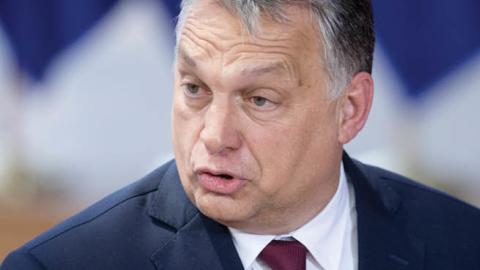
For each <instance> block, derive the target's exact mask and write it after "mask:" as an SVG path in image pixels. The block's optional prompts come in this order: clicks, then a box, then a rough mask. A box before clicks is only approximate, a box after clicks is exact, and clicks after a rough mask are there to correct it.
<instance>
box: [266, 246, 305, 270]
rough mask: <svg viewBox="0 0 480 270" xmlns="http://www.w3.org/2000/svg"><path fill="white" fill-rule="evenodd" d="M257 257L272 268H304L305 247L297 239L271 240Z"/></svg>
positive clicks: (278, 269)
mask: <svg viewBox="0 0 480 270" xmlns="http://www.w3.org/2000/svg"><path fill="white" fill-rule="evenodd" d="M259 258H260V259H261V260H262V261H263V262H264V263H265V264H267V265H268V266H270V268H272V270H305V265H306V260H307V248H305V247H304V246H303V245H302V244H300V242H298V241H279V240H273V241H272V242H270V244H268V245H267V246H266V247H265V248H264V249H263V250H262V252H260V255H259Z"/></svg>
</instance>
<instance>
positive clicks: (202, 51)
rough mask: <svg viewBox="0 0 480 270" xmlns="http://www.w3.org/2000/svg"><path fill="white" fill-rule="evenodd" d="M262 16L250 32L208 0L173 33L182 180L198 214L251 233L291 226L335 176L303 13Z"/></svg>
mask: <svg viewBox="0 0 480 270" xmlns="http://www.w3.org/2000/svg"><path fill="white" fill-rule="evenodd" d="M287 15H288V18H289V20H288V22H285V23H277V22H274V21H272V20H270V19H269V18H267V17H263V18H262V20H261V24H260V27H259V29H258V32H257V33H256V34H255V36H252V35H249V34H248V33H247V32H246V31H245V30H244V28H243V27H242V24H241V22H240V20H239V18H237V17H235V16H233V15H232V14H231V13H229V12H228V11H227V10H225V9H223V8H222V7H220V6H218V5H217V4H215V3H214V1H197V2H195V4H194V6H193V9H192V12H191V13H190V14H189V15H188V17H187V19H186V23H185V26H184V28H183V29H182V31H181V34H180V40H179V44H178V46H179V52H178V58H177V59H176V60H177V64H176V71H175V90H174V91H175V92H174V101H173V138H174V140H173V144H174V152H175V157H176V162H177V166H178V170H179V173H180V179H181V182H182V185H183V187H184V189H185V191H186V193H187V195H188V196H189V198H190V199H191V200H192V202H193V203H194V204H195V205H196V206H197V207H198V208H199V209H200V211H201V212H203V213H204V214H205V215H207V216H209V217H211V218H213V219H215V220H217V221H219V222H221V223H223V224H225V225H227V226H231V227H235V228H237V229H241V230H244V231H248V232H252V233H279V232H286V231H289V230H293V229H296V228H297V227H298V226H300V225H301V224H303V223H305V222H306V221H308V219H310V218H312V217H313V216H314V215H315V214H316V213H318V212H319V211H320V210H321V209H322V208H323V207H324V206H325V204H326V202H328V201H329V199H330V198H331V196H332V195H333V193H334V191H335V189H336V185H337V182H338V174H339V163H340V158H341V152H342V145H341V144H340V143H339V141H338V129H339V125H340V123H339V122H340V121H339V116H338V115H339V109H338V104H337V102H336V101H332V100H331V99H330V98H329V97H328V92H327V89H326V87H327V85H326V82H327V76H326V73H325V71H324V68H323V66H322V64H321V61H320V59H322V58H321V56H320V55H319V52H321V51H322V48H321V47H320V46H321V45H320V44H319V42H318V34H317V32H316V30H315V28H314V26H313V25H314V22H312V20H311V17H310V15H309V13H308V11H306V10H304V9H302V8H295V7H290V8H288V9H287Z"/></svg>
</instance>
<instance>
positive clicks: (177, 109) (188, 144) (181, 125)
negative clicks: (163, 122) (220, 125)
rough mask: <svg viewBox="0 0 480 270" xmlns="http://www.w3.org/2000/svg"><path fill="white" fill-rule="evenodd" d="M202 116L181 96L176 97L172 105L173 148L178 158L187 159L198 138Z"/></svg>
mask: <svg viewBox="0 0 480 270" xmlns="http://www.w3.org/2000/svg"><path fill="white" fill-rule="evenodd" d="M200 120H201V119H200V116H199V115H198V114H194V113H193V112H192V111H191V110H189V108H188V107H187V106H185V103H184V102H183V101H182V100H181V98H178V97H175V98H174V101H173V106H172V132H173V136H172V137H173V148H174V153H175V157H176V158H177V159H178V160H182V161H184V162H185V161H187V160H189V158H190V155H191V150H192V148H193V145H194V144H195V142H196V140H197V138H198V130H199V128H200V125H201V121H200Z"/></svg>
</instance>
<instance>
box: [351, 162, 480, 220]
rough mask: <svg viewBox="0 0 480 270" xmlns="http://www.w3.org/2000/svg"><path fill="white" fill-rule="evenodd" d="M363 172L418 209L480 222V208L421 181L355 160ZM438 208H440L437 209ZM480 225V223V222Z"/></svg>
mask: <svg viewBox="0 0 480 270" xmlns="http://www.w3.org/2000/svg"><path fill="white" fill-rule="evenodd" d="M355 163H356V164H357V166H359V168H360V169H361V170H362V172H363V173H364V174H365V175H366V176H367V177H368V178H370V179H379V180H378V181H380V184H383V185H387V186H389V187H391V188H393V189H394V190H395V191H396V192H398V193H399V195H400V196H401V197H402V198H403V199H404V201H407V202H409V205H411V207H416V208H415V209H417V210H418V211H420V210H424V211H428V212H430V213H432V214H433V213H436V212H438V214H441V215H446V214H453V215H463V216H464V218H467V217H472V218H474V219H475V220H477V221H478V222H480V209H478V208H476V207H474V206H472V205H470V204H468V203H466V202H464V201H462V200H460V199H458V198H455V197H453V196H452V195H449V194H447V193H445V192H443V191H440V190H438V189H435V188H433V187H430V186H427V185H425V184H422V183H419V182H417V181H415V180H412V179H410V178H408V177H405V176H402V175H400V174H398V173H395V172H392V171H388V170H386V169H383V168H379V167H376V166H371V165H367V164H363V163H361V162H358V161H355ZM436 209H438V210H436ZM479 225H480V223H479Z"/></svg>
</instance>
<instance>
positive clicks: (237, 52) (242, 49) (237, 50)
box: [223, 42, 299, 79]
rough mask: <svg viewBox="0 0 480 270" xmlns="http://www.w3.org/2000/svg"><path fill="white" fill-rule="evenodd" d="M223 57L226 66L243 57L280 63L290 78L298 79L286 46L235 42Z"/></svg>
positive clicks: (294, 63)
mask: <svg viewBox="0 0 480 270" xmlns="http://www.w3.org/2000/svg"><path fill="white" fill-rule="evenodd" d="M225 56H226V57H224V60H225V61H224V63H223V64H224V65H225V66H228V65H230V64H232V63H235V62H237V61H240V60H244V59H252V60H256V61H258V60H259V59H260V58H263V59H265V60H266V61H270V62H272V61H274V62H277V63H281V64H282V67H283V69H284V70H285V71H286V72H287V74H288V75H289V76H290V77H291V78H292V79H294V78H297V79H298V75H299V73H298V68H297V63H296V61H295V57H294V56H293V55H292V54H291V50H290V49H289V48H288V46H283V45H263V44H258V43H250V42H248V43H237V44H234V45H232V46H231V47H230V48H229V50H228V52H227V53H226V55H225Z"/></svg>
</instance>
